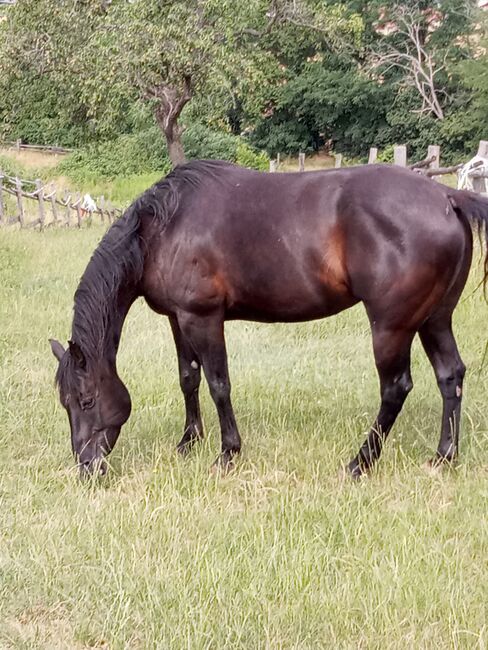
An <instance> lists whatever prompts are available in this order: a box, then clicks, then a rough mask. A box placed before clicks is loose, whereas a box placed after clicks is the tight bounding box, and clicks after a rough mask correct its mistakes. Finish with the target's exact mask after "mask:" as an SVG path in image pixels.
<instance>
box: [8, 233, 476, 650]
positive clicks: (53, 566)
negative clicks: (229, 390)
mask: <svg viewBox="0 0 488 650" xmlns="http://www.w3.org/2000/svg"><path fill="white" fill-rule="evenodd" d="M101 232H102V231H101V229H99V228H95V227H94V228H91V229H83V230H81V231H75V230H73V231H66V230H50V231H46V232H45V233H42V234H39V233H36V232H18V231H12V230H7V231H5V230H3V231H0V251H1V252H0V278H1V282H0V305H1V306H2V309H1V310H0V360H1V369H0V648H1V649H2V650H3V649H6V648H32V649H34V648H35V649H38V648H41V649H49V650H52V649H75V650H76V649H79V648H105V649H108V648H110V649H111V650H112V649H119V648H120V649H122V648H131V649H132V648H136V649H144V650H145V649H150V648H161V649H164V650H166V649H172V648H176V649H180V648H181V649H191V650H194V649H195V650H199V649H204V648H206V649H209V650H210V649H212V650H213V649H226V650H227V649H234V648H245V649H250V650H254V649H261V648H262V649H264V648H267V649H273V650H275V649H279V650H291V649H292V648H293V649H300V650H304V649H310V650H312V649H317V648H327V649H328V648H334V649H335V648H344V649H351V650H355V649H357V648H361V649H364V648H374V649H378V650H380V649H381V650H383V649H385V648H398V649H402V650H403V649H405V648H415V649H417V648H429V649H430V648H440V649H441V648H442V649H445V648H460V649H464V648H477V649H482V648H486V647H487V644H488V620H487V606H486V604H487V601H488V565H487V558H488V519H487V516H486V513H487V505H488V462H487V461H488V436H487V430H488V421H487V415H486V394H487V390H486V389H487V383H488V378H487V367H486V366H485V368H481V361H482V357H483V352H484V349H485V343H486V331H487V327H486V323H487V320H488V306H487V305H486V304H485V303H484V302H483V299H482V295H481V293H480V291H477V292H474V293H473V291H474V288H475V286H476V284H477V283H478V282H479V280H480V278H481V269H480V267H479V265H478V264H476V265H475V268H474V270H473V274H472V277H471V279H470V284H469V287H468V288H467V289H466V290H465V293H464V297H463V300H462V303H461V304H460V305H459V307H458V310H457V312H456V317H455V329H456V331H457V334H458V341H459V346H460V349H461V352H462V355H463V358H464V360H465V362H466V364H467V365H468V374H467V378H466V389H465V400H464V416H463V425H464V427H463V437H462V455H461V460H460V464H459V466H458V467H457V468H456V469H455V470H451V471H445V472H444V473H441V474H439V475H430V474H428V473H426V472H425V471H424V470H423V469H422V463H423V462H424V461H425V460H426V459H427V458H429V457H430V456H431V455H432V453H433V450H434V449H435V446H436V444H437V440H438V434H439V427H440V398H439V394H438V392H437V388H436V385H435V381H434V379H433V374H432V371H431V369H430V366H429V365H428V363H427V361H426V359H425V356H424V354H423V352H422V350H421V349H420V346H419V345H418V343H416V344H415V350H414V354H413V377H414V382H415V389H414V391H413V392H412V394H411V395H410V397H409V399H408V401H407V404H406V406H405V409H404V411H403V412H402V414H401V416H400V418H399V420H398V422H397V425H396V427H395V429H394V432H393V433H392V435H391V438H390V439H389V441H388V444H387V445H386V448H385V452H384V456H383V458H382V460H381V463H380V465H379V466H378V469H377V471H375V472H374V473H373V475H372V476H371V477H370V478H369V479H367V480H365V481H361V482H360V483H359V484H353V483H350V482H348V481H343V480H340V479H339V478H338V470H339V468H340V467H341V466H342V465H343V463H344V462H345V461H347V460H348V459H349V458H350V456H351V455H352V454H353V453H355V452H356V451H357V448H358V446H359V444H360V443H361V441H362V439H363V435H364V432H365V430H366V429H367V428H368V425H369V424H370V422H371V420H372V419H373V417H374V415H375V411H376V408H377V404H378V385H377V383H378V382H377V379H376V374H375V370H374V365H373V361H372V353H371V345H370V335H369V328H368V324H367V321H366V318H365V315H364V313H363V310H362V308H361V307H357V308H354V309H352V310H350V311H348V312H345V313H343V314H340V315H339V316H337V317H335V318H332V319H329V320H326V321H321V322H316V323H310V324H304V325H286V326H285V325H255V324H248V323H232V324H229V325H228V327H227V339H228V349H229V354H230V369H231V373H232V378H233V400H234V406H235V410H236V413H237V417H238V421H239V423H240V427H241V433H242V435H243V440H244V450H243V455H242V459H241V460H240V462H239V464H238V468H237V470H236V471H235V472H234V473H233V474H232V475H231V476H229V477H227V478H225V479H222V478H216V477H214V476H211V475H209V472H208V468H209V466H210V464H211V462H212V460H213V459H214V457H215V455H216V453H217V451H218V447H219V441H218V430H217V418H216V415H215V412H214V408H213V406H212V404H211V402H210V399H209V397H208V391H207V389H206V387H205V389H204V390H203V391H202V392H203V412H204V420H205V424H206V430H207V438H206V441H205V442H204V443H203V444H202V445H201V446H200V447H199V448H198V449H196V450H195V452H194V453H192V455H191V456H190V457H189V458H188V459H187V460H182V459H180V458H178V457H177V455H176V453H175V451H174V445H175V443H176V442H177V441H178V439H179V437H180V435H181V427H182V423H183V406H182V398H181V396H180V393H179V387H178V379H177V372H176V360H175V354H174V350H173V344H172V341H171V337H170V331H169V327H168V325H167V323H166V321H165V319H162V318H161V317H158V316H156V315H155V314H153V313H152V312H151V311H150V310H149V309H148V307H146V306H145V305H144V304H143V303H142V302H141V303H137V304H136V305H135V306H134V308H133V309H132V311H131V312H130V314H129V318H128V321H127V324H126V328H125V330H124V336H123V340H122V345H121V351H120V355H119V370H120V374H121V376H122V377H123V378H124V379H125V381H126V383H127V385H128V387H129V389H130V391H131V394H132V397H133V405H134V410H133V414H132V416H131V418H130V420H129V422H128V424H127V425H126V426H125V428H124V429H123V432H122V434H121V437H120V440H119V442H118V444H117V446H116V448H115V450H114V452H113V455H112V457H111V462H112V469H111V473H110V475H109V476H108V477H106V480H104V481H102V482H101V483H99V484H94V485H83V484H81V483H80V482H79V481H78V480H77V475H76V472H75V471H74V469H73V462H72V459H71V456H70V446H69V435H68V421H67V418H66V415H65V413H64V411H63V410H62V408H61V406H60V405H59V403H58V400H57V395H56V391H55V389H54V387H53V375H54V372H55V365H56V364H55V360H54V357H53V356H52V355H51V352H50V350H49V346H48V343H47V339H48V337H49V336H55V337H57V338H60V339H61V340H63V341H65V340H66V339H67V337H68V335H69V327H70V319H71V309H72V295H73V292H74V290H75V287H76V285H77V281H78V278H79V276H80V274H81V272H82V270H83V269H84V267H85V265H86V263H87V261H88V258H89V256H90V253H91V251H92V250H93V248H94V246H95V245H96V243H97V240H98V238H99V237H100V235H101ZM476 259H477V261H478V258H476Z"/></svg>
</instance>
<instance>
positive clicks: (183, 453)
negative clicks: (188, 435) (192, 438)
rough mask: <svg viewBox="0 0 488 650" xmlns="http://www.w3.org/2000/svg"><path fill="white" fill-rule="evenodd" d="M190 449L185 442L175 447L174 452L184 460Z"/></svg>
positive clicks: (190, 446)
mask: <svg viewBox="0 0 488 650" xmlns="http://www.w3.org/2000/svg"><path fill="white" fill-rule="evenodd" d="M191 448H192V445H191V444H190V443H188V442H185V443H183V444H181V443H180V444H179V445H176V451H177V452H178V454H179V455H180V456H181V457H182V458H186V457H187V456H188V454H189V453H190V451H191Z"/></svg>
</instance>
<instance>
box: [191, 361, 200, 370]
mask: <svg viewBox="0 0 488 650" xmlns="http://www.w3.org/2000/svg"><path fill="white" fill-rule="evenodd" d="M190 366H191V367H192V368H193V370H198V363H197V362H196V361H192V362H191V363H190Z"/></svg>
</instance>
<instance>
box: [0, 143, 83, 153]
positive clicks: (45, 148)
mask: <svg viewBox="0 0 488 650" xmlns="http://www.w3.org/2000/svg"><path fill="white" fill-rule="evenodd" d="M0 146H2V147H7V148H9V149H16V150H17V151H22V150H25V151H41V152H44V153H52V154H61V155H64V154H68V153H72V152H73V151H74V149H67V148H66V147H58V146H57V145H54V146H53V145H44V144H23V142H22V140H16V141H15V142H2V143H0Z"/></svg>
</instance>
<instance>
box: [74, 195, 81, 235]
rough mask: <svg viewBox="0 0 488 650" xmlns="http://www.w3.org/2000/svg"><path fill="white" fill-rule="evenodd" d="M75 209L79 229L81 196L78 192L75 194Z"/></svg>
mask: <svg viewBox="0 0 488 650" xmlns="http://www.w3.org/2000/svg"><path fill="white" fill-rule="evenodd" d="M75 208H76V218H77V220H78V228H81V194H80V193H79V192H76V194H75Z"/></svg>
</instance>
